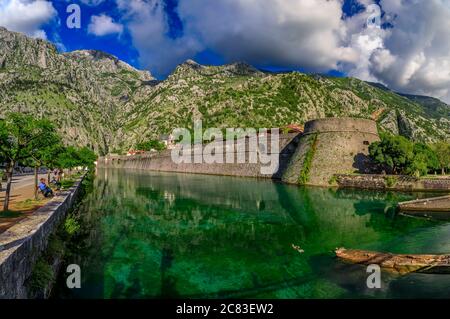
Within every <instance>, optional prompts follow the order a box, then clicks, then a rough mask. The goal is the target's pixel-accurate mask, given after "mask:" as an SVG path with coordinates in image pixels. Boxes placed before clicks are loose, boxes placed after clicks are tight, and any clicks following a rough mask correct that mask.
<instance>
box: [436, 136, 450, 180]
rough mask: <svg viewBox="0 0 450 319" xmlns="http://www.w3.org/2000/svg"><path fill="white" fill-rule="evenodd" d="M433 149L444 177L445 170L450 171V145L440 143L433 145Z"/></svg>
mask: <svg viewBox="0 0 450 319" xmlns="http://www.w3.org/2000/svg"><path fill="white" fill-rule="evenodd" d="M432 148H433V150H434V152H435V153H436V157H437V160H438V162H439V168H440V169H441V172H442V175H445V170H446V169H450V143H446V142H444V141H440V142H437V143H435V144H433V145H432Z"/></svg>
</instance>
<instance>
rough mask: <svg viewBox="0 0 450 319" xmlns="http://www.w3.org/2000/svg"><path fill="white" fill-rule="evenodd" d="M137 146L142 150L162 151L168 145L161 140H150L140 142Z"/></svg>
mask: <svg viewBox="0 0 450 319" xmlns="http://www.w3.org/2000/svg"><path fill="white" fill-rule="evenodd" d="M136 148H137V149H138V150H141V151H151V150H152V149H154V150H157V151H162V150H164V149H165V148H166V145H165V144H164V143H162V142H160V141H156V140H149V141H146V142H142V143H138V144H137V145H136Z"/></svg>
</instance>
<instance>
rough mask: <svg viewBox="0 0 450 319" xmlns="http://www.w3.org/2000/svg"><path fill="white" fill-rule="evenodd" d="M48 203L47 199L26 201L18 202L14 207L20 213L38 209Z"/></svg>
mask: <svg viewBox="0 0 450 319" xmlns="http://www.w3.org/2000/svg"><path fill="white" fill-rule="evenodd" d="M46 202H47V199H45V198H43V199H38V200H35V199H26V200H24V201H22V202H18V203H16V204H15V205H14V207H15V208H16V209H17V210H19V211H30V210H33V209H35V208H36V207H40V206H43V205H45V203H46Z"/></svg>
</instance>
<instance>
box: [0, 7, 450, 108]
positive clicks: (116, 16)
mask: <svg viewBox="0 0 450 319" xmlns="http://www.w3.org/2000/svg"><path fill="white" fill-rule="evenodd" d="M74 3H75V4H78V5H80V7H81V28H80V29H69V28H68V27H67V25H66V19H67V16H68V13H66V9H67V6H68V5H69V4H74ZM449 24H450V0H427V1H423V0H401V1H400V0H53V1H51V0H0V25H2V26H5V27H7V28H8V29H10V30H13V31H18V32H23V33H25V34H28V35H30V36H33V37H41V38H46V39H48V40H50V41H52V42H54V43H55V44H56V45H57V46H58V48H60V49H61V50H67V51H73V50H78V49H95V50H102V51H105V52H108V53H111V54H113V55H115V56H117V57H119V58H120V59H121V60H124V61H126V62H128V63H129V64H131V65H133V66H135V67H137V68H140V69H147V70H149V71H150V72H151V73H152V74H153V75H154V76H156V77H157V78H160V79H161V78H164V77H166V76H167V75H168V74H170V72H172V71H173V69H174V68H175V67H176V65H178V64H180V63H182V62H184V61H185V60H187V59H194V60H196V61H197V62H199V63H201V64H212V65H220V64H224V63H231V62H236V61H243V62H247V63H249V64H252V65H254V66H256V67H258V68H261V69H266V70H272V71H288V70H299V71H302V72H310V73H324V74H332V75H337V76H351V77H356V78H359V79H362V80H366V81H373V82H379V83H382V84H384V85H386V86H387V87H389V88H391V89H393V90H396V91H400V92H404V93H412V94H422V95H430V96H434V97H438V98H441V99H443V100H445V101H447V102H450V25H449Z"/></svg>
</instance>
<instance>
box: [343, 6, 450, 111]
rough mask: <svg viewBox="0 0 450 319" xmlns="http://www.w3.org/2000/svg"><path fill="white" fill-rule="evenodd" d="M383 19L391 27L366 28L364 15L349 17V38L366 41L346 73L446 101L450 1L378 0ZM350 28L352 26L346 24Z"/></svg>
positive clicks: (449, 67) (449, 66)
mask: <svg viewBox="0 0 450 319" xmlns="http://www.w3.org/2000/svg"><path fill="white" fill-rule="evenodd" d="M381 5H382V7H383V10H384V11H385V12H386V14H385V18H384V20H385V21H386V22H390V23H391V24H392V25H393V28H389V29H384V30H383V29H378V30H375V29H372V30H368V29H367V28H365V29H364V26H363V25H362V24H361V21H363V20H364V18H365V16H364V14H361V15H358V16H357V17H353V18H352V19H350V20H349V21H348V25H350V24H354V25H355V26H357V25H358V22H357V20H358V21H359V28H362V31H360V32H358V31H357V28H354V30H352V31H353V33H351V34H352V38H353V39H357V40H362V39H364V37H368V38H369V39H372V40H373V41H375V42H376V45H375V46H373V47H372V46H371V43H370V41H369V42H368V43H366V44H363V45H360V46H358V43H357V42H353V43H352V47H354V48H355V49H356V50H357V51H358V52H359V55H360V59H359V60H358V63H357V64H356V65H354V66H353V67H350V68H349V66H348V65H347V68H348V69H347V70H348V71H349V74H351V75H353V76H356V77H358V78H362V79H368V80H377V81H380V82H382V83H384V84H386V85H387V86H388V87H390V88H392V89H394V90H397V91H401V92H406V93H412V94H424V95H431V96H435V97H438V98H441V99H443V100H445V101H447V102H450V0H429V1H420V0H411V1H400V0H395V1H392V0H388V1H387V0H382V1H381ZM350 28H351V27H350Z"/></svg>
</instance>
